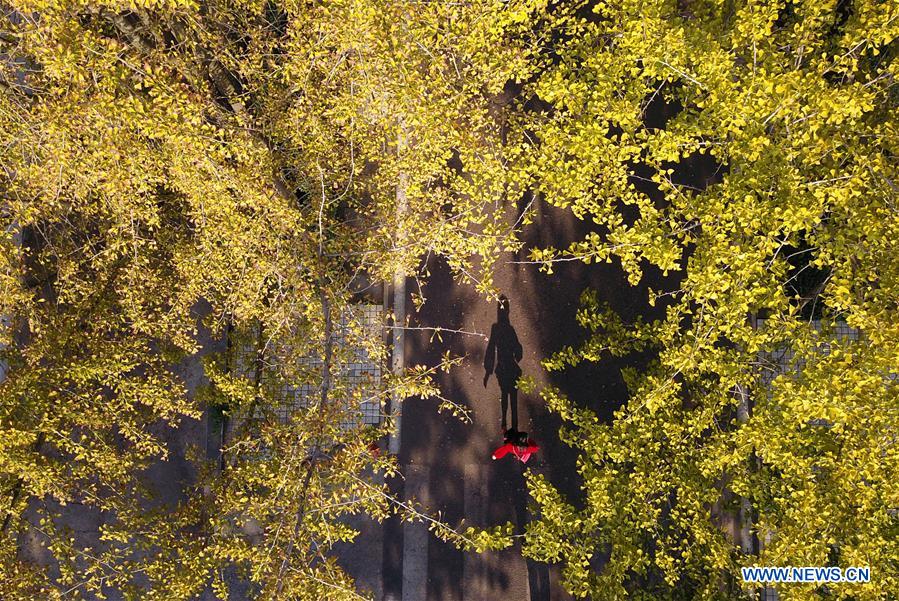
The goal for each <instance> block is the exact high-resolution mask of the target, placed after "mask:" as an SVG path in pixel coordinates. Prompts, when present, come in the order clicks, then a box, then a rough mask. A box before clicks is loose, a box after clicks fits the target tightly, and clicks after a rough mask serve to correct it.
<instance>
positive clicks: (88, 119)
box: [0, 0, 899, 600]
mask: <svg viewBox="0 0 899 601" xmlns="http://www.w3.org/2000/svg"><path fill="white" fill-rule="evenodd" d="M897 37H899V5H897V4H896V2H890V1H887V2H878V1H875V0H854V1H849V0H829V1H825V2H800V1H796V2H793V1H782V2H765V1H749V0H727V1H724V2H718V1H711V0H708V1H704V0H677V1H674V0H662V1H659V2H651V3H645V2H634V1H630V0H609V1H596V2H585V1H574V0H573V1H550V0H508V1H507V0H476V1H471V2H424V3H423V2H407V1H388V0H377V1H364V0H334V1H327V2H316V1H298V2H275V1H265V2H259V1H240V2H230V1H228V2H225V1H221V0H219V1H213V2H202V3H200V2H194V1H192V0H187V1H176V0H163V1H157V0H152V1H150V0H147V1H138V2H131V3H128V4H127V6H126V5H122V4H120V3H113V2H77V1H68V2H55V1H46V0H40V1H34V2H32V1H28V0H23V1H18V0H17V1H15V2H12V3H10V5H9V6H4V17H3V25H2V27H0V57H2V71H0V143H2V147H3V151H2V153H0V162H2V169H3V171H2V173H0V190H2V192H3V204H2V211H3V212H2V218H3V226H4V233H3V236H2V237H0V247H2V253H0V257H2V264H3V273H2V276H0V286H2V288H0V315H2V316H3V320H2V327H0V344H2V359H3V362H4V366H5V367H4V373H5V378H4V379H3V381H2V383H0V510H2V513H3V516H2V519H3V526H2V532H0V566H2V567H0V596H2V597H3V598H4V599H6V598H10V599H32V598H36V597H46V598H65V597H67V596H73V595H85V596H89V595H92V594H93V595H102V594H107V593H111V592H112V591H118V592H121V593H124V594H126V595H129V596H130V597H131V598H140V599H166V600H168V599H190V598H193V597H195V596H197V595H198V594H200V593H201V592H203V591H205V590H212V591H214V592H215V594H217V595H218V596H220V597H222V598H225V597H226V596H227V594H229V591H230V593H231V594H250V595H252V596H254V597H256V598H262V599H285V598H290V599H344V598H346V599H352V598H357V597H358V593H357V592H356V591H355V587H354V584H353V582H352V580H351V579H350V578H349V576H348V575H347V574H345V573H344V572H343V571H342V570H341V569H340V568H339V566H338V565H337V563H336V562H335V561H334V558H333V557H332V556H331V553H330V551H331V549H332V548H333V546H334V545H335V544H336V543H338V542H340V541H351V540H353V538H354V536H355V534H356V533H355V532H354V531H353V530H352V529H351V528H349V527H348V526H347V525H346V523H345V520H344V518H345V516H347V515H350V514H353V513H357V512H365V513H367V514H369V515H371V516H373V517H375V518H377V519H382V518H384V517H385V516H386V515H388V514H389V513H390V512H399V513H402V514H404V515H406V516H407V517H410V518H412V517H414V518H421V517H422V515H421V514H420V513H418V510H417V508H416V507H414V506H411V505H408V504H403V503H401V502H400V500H399V499H396V498H393V497H391V495H390V490H389V488H387V487H385V486H384V484H383V479H382V478H381V476H383V475H385V474H387V475H389V474H392V473H394V471H395V469H396V464H395V461H394V459H393V458H391V457H388V456H381V455H378V454H373V453H372V452H371V449H370V444H371V443H372V442H374V441H375V440H376V439H377V438H378V437H379V436H381V435H382V434H383V433H384V432H385V431H386V426H385V428H381V429H379V428H374V429H371V428H365V427H363V426H362V425H361V424H355V425H353V424H351V425H350V426H349V427H347V426H346V422H347V420H348V419H349V417H350V416H351V415H352V409H353V407H354V406H357V405H358V404H359V403H360V402H362V399H361V398H360V396H359V394H360V393H359V391H358V390H354V389H352V388H351V387H349V386H347V385H346V384H345V382H343V381H342V380H341V377H340V374H341V373H342V369H343V366H344V365H345V364H347V363H349V362H350V361H351V360H352V356H351V352H349V351H347V349H346V348H345V346H344V345H341V344H338V343H337V342H338V340H351V341H352V342H353V345H357V346H360V347H363V348H365V349H366V350H367V352H368V353H370V354H371V356H372V357H375V358H377V359H381V358H383V356H384V353H385V348H384V345H383V343H382V341H381V340H380V335H379V334H378V333H372V332H369V331H366V330H365V329H364V328H359V327H357V326H355V325H353V323H352V320H349V321H348V320H347V319H345V317H346V316H347V315H349V314H350V313H352V311H353V308H352V301H353V298H354V294H355V293H356V291H357V290H358V288H359V285H360V282H371V281H379V280H387V279H389V278H391V277H394V276H395V275H396V274H400V276H405V275H407V274H408V275H416V274H418V273H421V266H422V264H423V263H422V259H423V257H425V256H427V255H429V254H438V255H440V256H442V257H443V258H445V259H446V261H447V262H448V264H449V265H450V267H451V268H452V269H453V271H454V274H455V275H456V276H457V279H458V280H459V281H460V282H462V283H467V284H472V285H474V286H475V287H476V289H477V290H478V291H479V292H480V293H482V294H485V295H487V294H491V293H493V292H494V290H493V284H492V281H491V272H492V269H493V265H494V263H495V261H496V259H497V257H498V256H500V254H501V253H503V252H506V251H510V250H516V249H519V248H520V247H521V246H522V241H521V240H520V239H519V236H518V232H519V228H520V226H521V225H522V224H524V223H527V221H528V219H529V212H528V211H529V210H528V208H527V207H528V205H525V203H520V201H521V200H522V198H531V197H532V196H531V195H533V197H536V198H539V199H540V202H546V203H549V204H551V205H554V206H557V207H560V208H563V209H567V210H570V211H572V212H573V214H574V215H576V216H577V217H579V218H581V219H583V220H585V221H589V222H590V223H592V225H593V226H594V227H593V233H591V234H589V235H588V236H587V237H585V238H584V239H583V240H579V241H577V242H576V243H574V244H573V245H571V246H567V247H560V248H555V247H548V248H531V249H529V250H528V252H529V253H530V258H531V260H533V261H535V262H539V263H541V264H543V265H544V266H545V268H546V269H547V270H552V268H553V265H554V263H555V262H557V261H562V260H564V261H570V260H576V261H583V262H585V263H587V264H591V263H596V262H600V261H609V262H612V261H615V262H618V263H619V264H620V266H621V268H622V269H623V270H624V272H625V273H626V274H627V276H628V279H629V281H630V282H631V283H632V284H637V283H638V282H640V280H641V279H642V278H643V277H644V276H645V275H646V273H654V272H656V271H658V272H661V273H670V274H673V275H674V276H676V277H674V278H673V279H675V280H676V281H677V282H678V283H677V284H676V285H675V287H673V288H671V289H660V290H656V291H652V292H651V295H650V299H649V300H650V302H652V303H657V304H658V305H659V306H660V307H663V308H664V315H665V316H664V318H662V319H659V320H638V321H637V322H635V323H625V322H624V321H623V320H622V319H621V318H620V317H619V316H618V315H616V314H615V313H614V312H613V311H612V310H611V309H610V308H609V306H608V305H606V304H605V303H604V301H603V297H602V295H601V291H590V292H588V293H587V294H585V295H584V297H583V299H582V308H581V309H580V311H579V312H578V315H577V319H578V320H579V322H580V323H581V324H582V325H583V326H584V328H585V330H586V331H587V332H588V338H587V341H586V342H585V343H584V344H583V345H573V346H571V347H567V348H563V349H559V352H558V353H557V354H555V355H554V356H553V357H550V358H548V359H546V361H545V362H544V365H545V367H546V368H547V369H550V370H561V369H564V368H565V367H566V366H570V365H574V364H577V363H580V362H585V361H594V362H595V361H603V360H605V359H607V357H608V356H609V355H610V354H613V355H616V356H628V355H629V354H630V353H632V352H635V351H642V352H649V353H651V354H652V356H653V358H654V359H653V361H652V362H651V364H650V367H649V368H648V369H640V370H638V369H631V370H629V371H627V373H625V374H624V375H625V378H626V380H627V383H628V388H629V391H630V396H629V399H628V400H627V402H626V404H624V405H623V406H622V408H621V409H620V410H619V411H618V412H617V413H616V415H615V417H614V419H613V420H612V421H611V422H610V423H601V422H600V420H599V419H598V417H597V416H596V414H595V413H593V412H592V411H591V410H589V409H588V408H584V407H580V406H578V405H576V404H574V403H572V402H570V401H569V400H568V399H566V398H565V395H564V394H562V393H561V391H559V390H556V389H552V388H548V389H546V390H544V391H543V397H544V398H545V399H546V401H547V403H548V404H549V406H550V408H551V409H552V410H554V411H556V412H558V413H559V414H560V415H561V416H562V418H563V419H564V420H565V422H566V428H565V429H564V430H563V432H562V433H561V435H562V438H563V440H565V441H566V442H568V443H570V444H571V445H572V446H574V447H576V448H577V449H578V450H579V452H580V459H579V461H578V470H579V472H580V475H581V476H582V477H583V492H584V503H581V504H578V503H576V502H574V501H573V500H570V499H565V498H563V497H562V496H561V495H560V494H559V493H558V491H556V490H555V489H554V488H553V487H552V486H551V485H550V483H549V482H548V481H547V480H546V479H544V478H542V477H540V476H531V477H529V487H530V493H531V496H532V498H533V501H534V505H535V507H536V508H537V510H538V518H537V519H536V520H535V521H533V522H532V523H531V524H530V525H529V526H528V531H527V537H526V541H527V544H526V545H525V548H524V552H525V553H526V554H527V555H529V556H530V557H533V558H536V559H540V560H545V561H552V562H562V563H563V564H564V577H565V578H564V585H565V586H566V588H567V589H568V590H569V591H570V592H571V593H572V594H574V595H575V596H577V597H581V598H594V599H618V598H623V597H625V596H628V597H632V598H637V599H640V598H645V599H682V598H722V599H725V598H726V599H736V598H745V597H746V596H747V595H748V594H750V592H751V591H750V589H749V588H747V586H748V585H744V584H743V583H742V582H741V581H740V579H739V568H740V567H741V566H746V565H772V566H773V565H830V564H833V565H839V566H843V567H846V566H870V567H871V570H872V575H873V579H872V583H870V584H866V585H849V584H841V585H839V586H834V587H829V588H828V589H826V590H824V589H822V588H821V587H818V588H815V587H813V586H811V585H809V586H804V585H793V586H790V587H785V588H783V589H782V590H779V593H780V595H781V597H782V598H784V599H785V600H787V599H817V598H824V596H826V595H829V596H831V597H833V598H840V599H843V598H846V599H848V598H852V599H888V598H890V595H891V594H894V592H895V591H896V590H899V570H897V564H899V542H897V541H899V515H897V509H899V487H897V485H896V482H899V450H897V448H896V444H895V443H896V436H897V432H899V399H897V389H896V379H895V378H896V369H897V368H896V365H897V358H899V321H897V320H896V314H897V309H899V307H897V296H899V263H897V260H896V259H895V256H896V253H895V252H894V250H895V242H894V241H895V240H896V239H897V238H899V219H897V208H896V201H897V186H899V180H897V175H899V174H897V170H899V166H897V160H896V157H897V151H899V148H897V146H899V136H897V125H896V119H895V114H896V111H897V104H899V95H897V88H896V77H897V69H899V67H897V62H896V61H895V60H894V59H895V55H896V53H897V44H899V42H897ZM519 204H521V205H522V206H523V207H524V210H521V209H520V208H519V206H518V205H519ZM510 215H511V216H512V217H511V218H510ZM847 333H849V335H847ZM216 341H218V342H216ZM453 361H454V359H452V358H446V359H445V360H444V361H443V362H442V363H441V365H440V366H438V368H446V367H448V366H449V365H450V364H451V363H453ZM200 363H202V366H203V369H204V373H205V376H206V380H207V383H208V385H207V386H205V387H203V388H202V389H200V390H198V391H191V393H190V394H189V393H188V382H187V381H186V380H185V378H184V373H185V370H189V369H194V368H196V366H197V365H198V364H200ZM438 368H433V369H429V368H412V369H409V370H407V372H406V373H405V374H400V375H397V376H395V377H390V378H387V379H386V385H385V387H384V389H383V390H381V391H380V392H379V395H380V398H379V399H378V400H379V401H383V400H385V399H387V398H390V397H391V396H399V397H403V396H412V395H416V394H420V395H430V394H437V393H438V391H437V390H436V389H435V385H434V381H433V375H434V373H435V370H436V369H438ZM285 386H290V387H294V388H297V387H300V386H305V387H307V388H308V389H311V390H313V391H314V393H313V394H311V395H308V396H307V397H306V398H305V400H304V405H303V407H302V410H300V411H297V412H295V413H294V414H293V415H292V417H291V418H290V419H282V418H280V417H279V413H278V409H279V407H280V406H281V404H283V402H284V399H283V395H282V393H281V392H279V391H283V389H284V387H285ZM210 406H213V407H219V408H221V409H222V410H223V411H224V412H225V414H226V415H227V416H228V417H229V419H230V420H231V423H232V426H234V428H233V434H232V437H231V438H230V439H229V441H228V443H227V444H226V445H225V447H224V449H223V452H224V455H223V457H222V458H221V459H220V461H218V462H216V461H209V460H207V459H205V458H203V457H202V456H200V454H199V453H197V456H196V457H194V456H191V457H189V458H188V459H189V460H190V465H191V466H192V467H191V470H192V478H193V481H192V483H191V485H190V486H188V487H187V489H186V490H185V491H184V498H183V499H181V500H180V501H179V502H178V503H177V504H176V506H172V505H170V504H166V503H158V502H156V501H153V500H152V499H151V498H150V495H151V491H150V490H149V489H150V487H149V486H148V485H147V470H148V468H149V467H150V466H151V465H153V464H154V463H156V462H159V461H164V460H166V459H167V458H168V457H169V455H170V454H171V453H172V449H171V448H170V447H169V445H168V444H167V443H166V432H168V431H169V429H170V428H177V427H179V426H181V425H183V424H185V423H191V421H192V420H195V419H198V418H199V417H200V416H201V415H202V412H203V410H204V409H205V408H207V407H210ZM341 424H344V425H343V426H342V425H341ZM388 426H389V424H388ZM72 504H75V505H78V506H81V507H83V508H85V511H90V512H95V514H96V515H98V516H100V518H99V519H100V521H101V522H102V526H101V529H100V532H99V533H98V534H99V535H100V536H99V538H98V539H97V540H96V541H93V542H91V543H84V541H83V540H80V539H78V538H77V537H76V536H74V535H73V533H71V532H68V531H67V530H66V528H65V526H64V523H63V520H60V519H59V516H60V515H61V514H62V513H63V512H64V511H65V507H66V506H68V505H72ZM729 516H737V517H733V518H732V517H729ZM729 520H730V521H729ZM734 520H736V522H738V523H739V526H740V527H741V528H742V530H743V535H741V534H740V533H738V532H728V524H732V523H735V522H734ZM431 524H432V526H433V527H434V529H435V531H436V532H437V533H438V534H439V535H440V536H442V537H444V538H446V539H448V540H451V541H453V542H455V543H457V544H459V545H462V546H466V547H473V548H478V549H483V548H485V547H489V546H502V545H504V544H508V541H509V539H508V537H507V535H508V529H506V528H500V529H498V530H496V531H493V532H476V531H475V530H473V529H469V530H467V531H465V532H460V531H457V530H454V529H453V528H451V527H450V525H447V524H442V523H440V522H439V521H432V522H431ZM732 530H733V529H732ZM746 532H748V533H749V534H750V535H751V536H749V537H748V538H747V537H746V536H745V533H746ZM33 536H36V537H37V538H36V540H38V541H42V542H43V543H44V544H46V545H47V546H48V551H47V552H44V551H40V550H35V549H32V550H31V551H29V553H30V555H29V554H28V553H25V552H23V547H27V541H28V540H32V539H29V538H28V537H33ZM753 536H754V537H755V538H754V539H753ZM41 562H43V566H42V565H41Z"/></svg>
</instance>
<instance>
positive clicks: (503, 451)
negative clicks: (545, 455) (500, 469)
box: [493, 438, 540, 463]
mask: <svg viewBox="0 0 899 601" xmlns="http://www.w3.org/2000/svg"><path fill="white" fill-rule="evenodd" d="M539 450H540V447H538V446H537V443H536V442H534V441H533V440H532V439H530V438H528V443H527V445H523V446H518V445H514V444H512V443H511V442H507V443H506V444H504V445H503V446H501V447H500V448H498V449H496V450H495V451H493V459H502V458H503V457H505V456H506V455H508V454H509V453H512V454H513V455H515V457H517V458H518V460H519V461H521V462H522V463H527V462H528V459H530V458H531V455H533V454H534V453H536V452H537V451H539Z"/></svg>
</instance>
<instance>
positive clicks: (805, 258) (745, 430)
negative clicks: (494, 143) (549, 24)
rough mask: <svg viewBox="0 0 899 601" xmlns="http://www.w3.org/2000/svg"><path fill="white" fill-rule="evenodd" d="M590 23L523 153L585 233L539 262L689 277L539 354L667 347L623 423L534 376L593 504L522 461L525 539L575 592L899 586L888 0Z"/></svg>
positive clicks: (738, 594)
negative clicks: (843, 572)
mask: <svg viewBox="0 0 899 601" xmlns="http://www.w3.org/2000/svg"><path fill="white" fill-rule="evenodd" d="M578 15H579V18H577V19H570V20H566V21H565V22H564V23H560V24H559V27H558V33H557V39H558V43H559V47H558V49H557V50H556V56H557V60H556V61H555V62H554V64H553V65H552V66H551V67H549V68H548V69H547V70H546V71H545V72H542V73H541V74H540V76H539V78H538V79H537V80H536V82H535V83H534V87H533V88H532V92H533V93H534V94H536V95H538V96H539V97H540V98H541V99H542V100H544V101H546V102H548V103H550V104H551V106H552V108H553V110H552V112H551V113H545V114H539V115H534V119H535V124H534V126H533V127H534V131H535V133H536V136H537V137H538V138H539V140H540V144H539V146H538V148H537V149H536V150H535V160H534V161H533V164H532V166H531V169H532V170H533V177H534V179H535V182H536V183H535V185H536V186H537V187H538V189H539V190H540V192H541V193H542V194H543V196H544V198H545V200H546V201H547V202H548V203H550V204H553V205H556V206H559V207H568V208H570V210H572V211H573V212H574V214H575V215H577V216H579V217H581V218H582V219H585V220H590V221H592V222H593V223H594V224H595V225H596V228H595V233H593V234H590V235H588V236H587V237H586V238H584V239H583V240H580V241H578V242H576V243H574V244H572V245H571V246H570V247H565V248H535V249H532V251H531V254H532V256H531V258H532V259H533V260H534V261H538V262H542V263H543V264H544V266H545V268H546V269H552V266H553V263H554V262H555V261H558V260H578V259H580V260H583V261H584V262H586V263H593V262H599V261H609V262H611V261H617V262H620V264H621V266H622V268H623V269H624V271H625V272H626V274H627V275H628V278H629V280H630V282H631V283H634V284H635V283H637V282H639V281H640V280H641V278H643V277H645V273H644V272H645V271H646V269H647V268H648V267H649V266H652V267H653V268H654V269H657V270H659V271H661V272H663V273H664V272H670V273H674V274H676V275H677V276H678V277H677V278H675V279H677V280H678V283H677V284H675V285H674V286H673V287H672V288H671V289H667V288H666V289H662V290H655V291H650V298H649V301H650V302H651V303H658V305H659V306H660V307H663V308H664V317H663V318H661V319H658V320H653V321H649V322H646V321H643V320H639V321H637V322H634V323H624V322H623V321H622V320H621V318H619V317H618V316H617V315H616V314H615V313H614V312H613V311H611V310H610V308H609V307H608V306H607V305H606V304H605V303H604V302H603V299H602V297H601V296H600V294H599V293H598V292H590V293H588V294H587V295H586V296H585V297H584V299H583V306H582V309H581V310H580V311H579V313H578V319H579V321H580V323H581V324H582V325H583V326H584V327H585V328H586V329H587V331H588V332H589V337H588V340H587V342H585V343H584V344H583V345H580V346H574V347H571V348H565V349H562V350H561V351H560V352H559V353H558V354H556V355H555V356H554V357H552V358H550V359H547V360H546V361H545V366H546V367H547V368H549V369H564V368H565V367H566V366H570V365H574V364H577V363H579V362H583V361H604V360H606V358H607V357H609V356H610V355H616V356H627V355H629V354H630V353H632V352H634V351H643V352H648V353H651V355H652V357H654V358H653V360H652V361H651V362H650V365H649V366H648V367H647V368H645V369H639V370H638V369H630V370H626V371H625V373H624V376H625V381H626V383H627V384H628V388H629V392H630V394H629V398H628V400H627V402H626V403H625V404H624V405H623V406H622V407H621V408H620V409H619V410H618V411H617V412H616V413H615V416H614V419H613V420H612V421H611V422H610V423H601V422H600V420H599V419H598V417H597V415H596V414H594V413H593V412H592V411H590V410H589V409H587V408H584V407H580V406H578V405H576V404H574V403H572V402H571V401H569V400H568V399H566V398H565V396H564V395H563V394H562V393H561V392H560V391H559V390H556V389H552V388H550V389H546V390H544V392H543V396H544V398H545V399H546V401H547V402H548V404H549V406H550V407H551V408H552V409H553V410H554V411H556V412H558V413H559V414H560V415H561V416H562V417H563V418H564V420H565V422H566V424H567V425H566V427H565V428H564V430H563V432H562V438H563V440H565V441H566V442H568V443H570V444H571V445H573V446H574V447H576V448H578V449H579V450H580V451H581V455H580V459H579V461H578V470H579V472H580V474H581V476H582V477H583V493H584V502H583V504H580V505H579V504H577V503H575V502H574V501H572V500H567V499H565V498H564V497H563V496H561V495H560V494H559V492H558V491H557V490H556V489H555V488H553V487H552V486H551V485H550V484H549V482H548V481H547V480H546V479H545V478H543V477H540V476H536V475H534V476H531V477H530V478H529V486H530V491H531V495H532V496H533V499H534V501H535V503H536V508H537V511H538V513H539V519H538V520H536V521H534V522H533V523H532V524H530V525H529V528H528V533H527V540H528V544H527V545H526V549H525V553H526V554H528V555H530V556H531V557H534V558H538V559H543V560H547V561H558V562H562V563H563V564H564V581H565V586H566V588H567V589H568V590H569V591H570V592H571V593H573V594H574V595H576V596H577V597H579V598H592V599H622V598H637V599H687V598H693V599H714V598H721V599H725V598H726V599H736V598H754V597H753V595H757V594H758V587H759V586H761V585H758V584H748V583H744V582H743V581H742V579H741V572H740V568H741V567H744V566H752V565H760V566H790V565H792V566H828V565H833V566H840V567H843V568H845V567H849V566H869V567H870V569H871V582H870V583H866V584H848V583H837V584H827V585H822V584H786V585H777V586H776V590H777V593H778V594H779V596H780V597H779V598H781V599H784V600H788V599H789V600H793V599H796V600H799V599H818V598H833V599H850V598H851V599H859V600H861V599H888V598H892V596H893V595H895V592H896V591H897V590H899V570H897V565H899V536H897V534H899V513H897V511H899V486H897V484H896V483H897V482H899V448H897V446H896V441H897V439H896V437H897V432H899V394H897V392H899V391H897V384H896V373H897V363H896V358H897V356H899V322H897V320H896V315H897V308H899V307H897V303H899V279H897V278H899V262H897V259H896V257H897V254H896V252H895V250H896V244H895V241H896V239H897V235H899V212H897V211H899V210H897V190H899V165H897V155H899V137H897V121H896V115H897V104H899V102H897V101H899V95H897V86H896V84H897V79H896V78H897V74H899V73H897V69H899V62H897V61H896V60H895V57H896V53H897V44H899V41H897V36H899V5H897V4H896V3H895V2H876V1H853V2H843V1H839V2H838V1H836V0H834V1H830V2H828V1H825V2H801V1H797V2H791V1H790V2H769V1H764V2H762V1H746V0H736V1H731V2H712V1H703V0H696V1H687V2H674V1H670V2H668V1H660V2H651V3H646V2H631V1H627V0H610V1H604V2H595V3H589V5H588V3H584V7H583V10H582V11H581V12H580V13H578ZM662 117H664V118H662ZM847 328H848V330H847ZM841 331H849V332H856V333H858V335H857V336H845V335H843V334H841V333H840V332H841ZM780 356H783V357H787V358H789V359H788V360H784V361H781V362H780V363H779V362H778V360H777V358H778V357H780ZM729 516H735V517H729ZM734 521H736V525H735V524H734ZM728 524H730V527H727V526H728ZM729 529H730V530H733V531H732V532H728V530H729ZM740 530H743V535H744V536H740V532H739V531H740Z"/></svg>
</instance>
